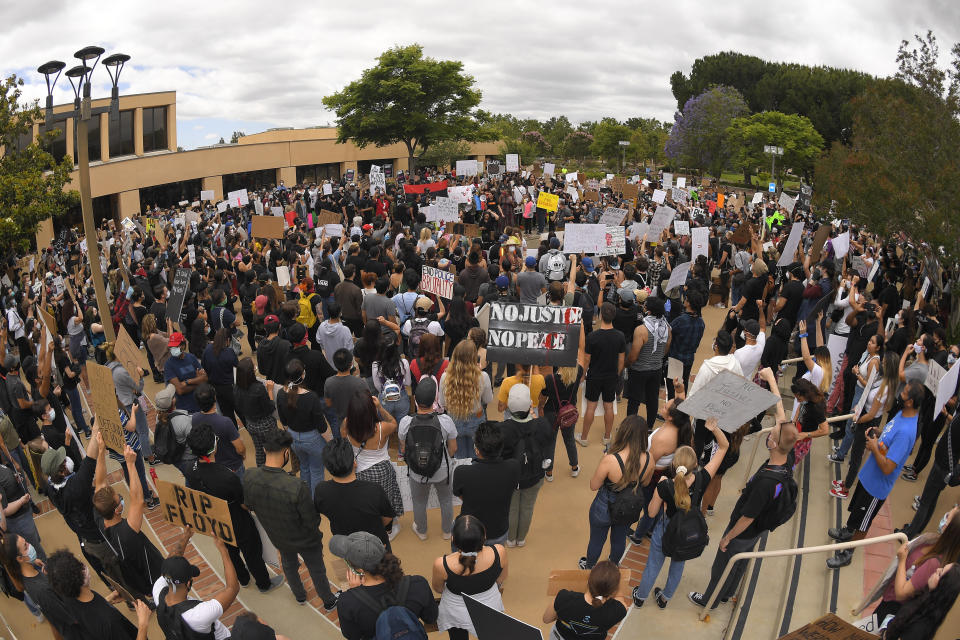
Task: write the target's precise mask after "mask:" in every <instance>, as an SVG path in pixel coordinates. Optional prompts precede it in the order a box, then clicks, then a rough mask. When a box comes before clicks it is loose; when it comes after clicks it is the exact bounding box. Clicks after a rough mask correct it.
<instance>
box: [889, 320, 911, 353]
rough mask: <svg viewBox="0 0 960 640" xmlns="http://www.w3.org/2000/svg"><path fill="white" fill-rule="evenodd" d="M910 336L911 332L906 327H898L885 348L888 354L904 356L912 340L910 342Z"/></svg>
mask: <svg viewBox="0 0 960 640" xmlns="http://www.w3.org/2000/svg"><path fill="white" fill-rule="evenodd" d="M909 336H910V334H909V330H908V329H907V328H906V327H897V328H896V330H895V331H894V332H893V335H892V336H890V339H889V340H887V342H886V344H885V345H884V347H885V348H886V350H887V351H888V352H891V353H895V354H897V355H898V356H902V355H903V350H904V349H906V348H907V345H908V344H909V343H910V340H908V338H909Z"/></svg>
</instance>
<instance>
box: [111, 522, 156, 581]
mask: <svg viewBox="0 0 960 640" xmlns="http://www.w3.org/2000/svg"><path fill="white" fill-rule="evenodd" d="M100 524H101V526H102V527H103V532H104V538H105V540H106V542H107V543H108V544H109V545H110V546H111V547H112V548H113V551H114V553H116V554H117V556H118V557H119V558H120V569H121V572H122V573H123V581H124V582H125V583H126V585H127V587H128V588H129V589H130V590H131V591H132V593H133V595H134V597H143V596H147V595H149V594H150V593H151V591H152V589H153V583H154V582H155V581H156V580H157V578H159V577H160V575H161V571H160V565H161V564H162V563H163V555H162V554H161V553H160V550H159V549H157V548H156V547H155V546H154V544H153V543H152V542H150V539H149V538H147V536H146V535H144V533H143V531H134V530H133V529H132V528H130V525H129V524H127V521H126V520H121V521H120V522H118V523H117V524H115V525H113V526H112V527H106V526H104V525H103V521H102V520H101V521H100Z"/></svg>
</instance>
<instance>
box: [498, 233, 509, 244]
mask: <svg viewBox="0 0 960 640" xmlns="http://www.w3.org/2000/svg"><path fill="white" fill-rule="evenodd" d="M509 237H510V236H508V235H507V234H505V233H501V234H500V239H499V242H501V243H503V242H506V241H507V240H508V239H509Z"/></svg>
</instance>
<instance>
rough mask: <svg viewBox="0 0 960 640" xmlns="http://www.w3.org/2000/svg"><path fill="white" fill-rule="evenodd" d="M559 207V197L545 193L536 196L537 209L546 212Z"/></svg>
mask: <svg viewBox="0 0 960 640" xmlns="http://www.w3.org/2000/svg"><path fill="white" fill-rule="evenodd" d="M559 206H560V196H555V195H553V194H552V193H547V192H546V191H541V192H540V195H539V196H537V208H538V209H544V210H546V211H556V210H557V208H558V207H559Z"/></svg>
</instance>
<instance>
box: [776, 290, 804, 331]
mask: <svg viewBox="0 0 960 640" xmlns="http://www.w3.org/2000/svg"><path fill="white" fill-rule="evenodd" d="M780 297H781V298H784V299H785V300H786V301H787V302H786V303H785V304H784V305H783V309H780V314H779V317H781V318H786V319H787V320H789V321H790V325H791V326H793V325H795V324H797V312H798V311H800V303H802V302H803V283H802V282H800V281H799V280H790V281H789V282H785V283H784V285H783V287H782V289H781V290H780Z"/></svg>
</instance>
